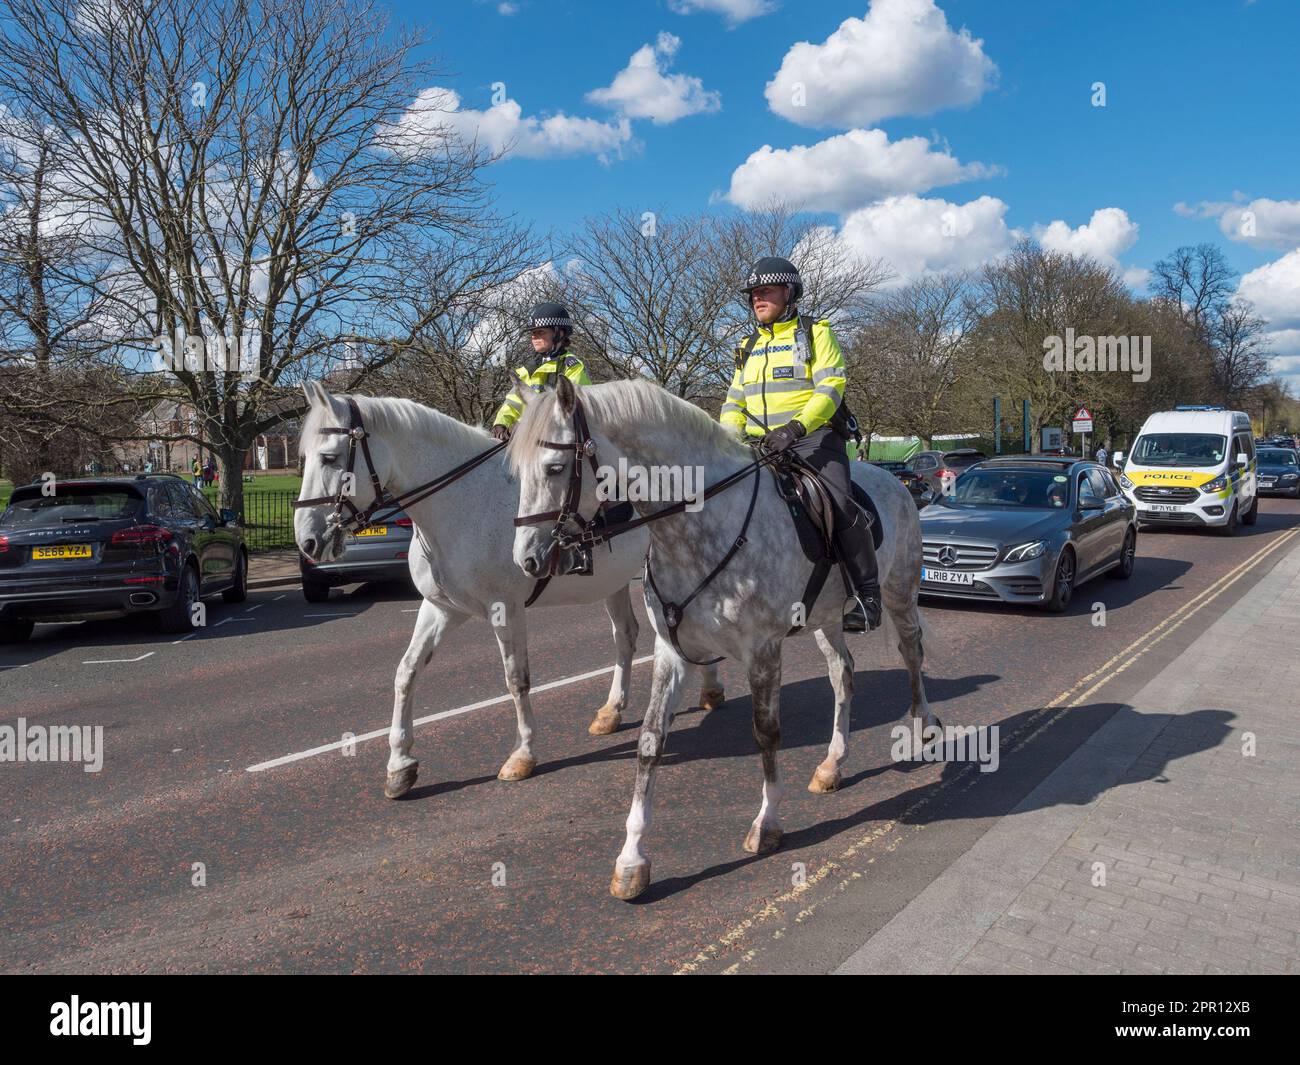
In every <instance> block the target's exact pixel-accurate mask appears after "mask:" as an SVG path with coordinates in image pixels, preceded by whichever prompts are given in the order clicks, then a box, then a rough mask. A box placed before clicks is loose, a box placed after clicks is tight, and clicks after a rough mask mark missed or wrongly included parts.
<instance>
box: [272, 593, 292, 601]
mask: <svg viewBox="0 0 1300 1065" xmlns="http://www.w3.org/2000/svg"><path fill="white" fill-rule="evenodd" d="M287 594H288V593H287V592H286V593H284V595H287ZM284 595H277V596H276V597H275V598H274V599H272V600H271V602H273V603H278V602H279V601H280V600H281V599H283V598H284Z"/></svg>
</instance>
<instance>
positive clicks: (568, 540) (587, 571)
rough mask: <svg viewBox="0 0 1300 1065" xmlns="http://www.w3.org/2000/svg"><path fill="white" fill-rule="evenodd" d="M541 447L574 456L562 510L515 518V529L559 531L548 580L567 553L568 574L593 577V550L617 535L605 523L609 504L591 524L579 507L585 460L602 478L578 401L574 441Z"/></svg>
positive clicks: (553, 535)
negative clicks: (544, 527) (528, 527)
mask: <svg viewBox="0 0 1300 1065" xmlns="http://www.w3.org/2000/svg"><path fill="white" fill-rule="evenodd" d="M540 446H541V447H545V448H551V449H553V450H555V451H572V452H573V464H572V466H570V467H569V482H568V484H566V485H565V487H564V496H563V497H562V498H561V499H560V509H559V510H548V511H545V512H543V513H540V514H528V515H526V516H523V517H518V518H515V528H519V527H520V526H523V525H540V524H542V523H543V522H547V521H552V520H553V521H554V522H555V527H554V528H552V529H551V540H552V547H551V551H550V556H549V559H550V560H549V562H548V563H547V568H546V574H545V576H546V578H547V579H548V580H549V579H550V578H551V577H554V576H556V575H557V574H558V573H559V567H560V556H561V555H562V554H563V553H564V552H565V551H570V552H572V553H573V556H574V558H573V564H572V565H571V566H570V568H569V571H568V572H569V573H571V574H574V573H576V574H581V575H583V576H590V575H591V573H592V571H593V568H594V565H593V562H592V549H593V548H594V547H595V546H596V544H598V543H605V542H607V541H608V540H609V539H610V538H611V536H613V535H617V534H616V533H610V532H609V529H610V525H609V523H608V522H607V521H606V520H605V504H606V500H601V501H600V503H599V504H598V505H597V507H596V513H595V514H593V515H592V517H591V520H590V521H588V520H587V519H586V518H584V517H583V516H582V515H581V514H580V513H578V507H579V505H580V504H581V503H582V459H583V458H584V457H585V458H586V459H587V462H588V463H589V464H590V466H591V475H592V476H593V477H599V476H600V468H599V466H598V464H597V461H596V441H595V440H593V439H592V436H591V430H590V428H588V426H587V415H586V414H585V413H584V412H583V409H582V404H581V403H580V402H579V401H578V400H577V399H576V397H575V399H574V405H573V440H572V441H571V442H569V443H567V444H561V443H557V442H556V441H554V440H542V441H540ZM570 522H573V524H574V525H576V526H577V529H576V530H572V529H569V528H568V525H569V523H570ZM624 531H626V530H624Z"/></svg>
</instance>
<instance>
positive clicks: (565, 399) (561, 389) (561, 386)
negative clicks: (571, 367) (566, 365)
mask: <svg viewBox="0 0 1300 1065" xmlns="http://www.w3.org/2000/svg"><path fill="white" fill-rule="evenodd" d="M555 392H556V395H557V396H559V399H560V410H561V411H563V413H564V415H565V417H568V416H569V415H570V414H572V413H573V408H574V407H575V406H577V403H578V390H577V389H576V388H574V387H573V382H572V381H570V380H569V379H568V378H567V377H564V376H561V377H560V380H559V383H558V384H557V385H556V386H555Z"/></svg>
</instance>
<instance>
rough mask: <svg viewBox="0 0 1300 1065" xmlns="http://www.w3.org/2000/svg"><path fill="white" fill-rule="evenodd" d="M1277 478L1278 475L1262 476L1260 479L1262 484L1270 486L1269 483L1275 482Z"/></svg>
mask: <svg viewBox="0 0 1300 1065" xmlns="http://www.w3.org/2000/svg"><path fill="white" fill-rule="evenodd" d="M1276 480H1277V478H1276V477H1261V478H1260V479H1259V483H1260V484H1262V485H1265V486H1268V485H1271V484H1273V483H1274V482H1275V481H1276Z"/></svg>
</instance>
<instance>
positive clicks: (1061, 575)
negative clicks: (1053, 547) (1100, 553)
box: [1046, 547, 1074, 614]
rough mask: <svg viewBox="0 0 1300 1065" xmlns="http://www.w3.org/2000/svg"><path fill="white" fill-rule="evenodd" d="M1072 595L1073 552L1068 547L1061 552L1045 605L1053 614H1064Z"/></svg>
mask: <svg viewBox="0 0 1300 1065" xmlns="http://www.w3.org/2000/svg"><path fill="white" fill-rule="evenodd" d="M1073 597H1074V552H1073V551H1071V550H1070V549H1069V548H1068V547H1067V548H1065V549H1064V550H1063V551H1062V552H1061V557H1060V559H1058V560H1057V563H1056V573H1055V574H1054V575H1053V577H1052V596H1051V598H1050V599H1048V600H1047V603H1046V606H1047V609H1048V610H1050V611H1051V612H1052V613H1053V614H1064V613H1065V611H1066V609H1067V608H1068V607H1069V605H1070V600H1071V599H1072V598H1073Z"/></svg>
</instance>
